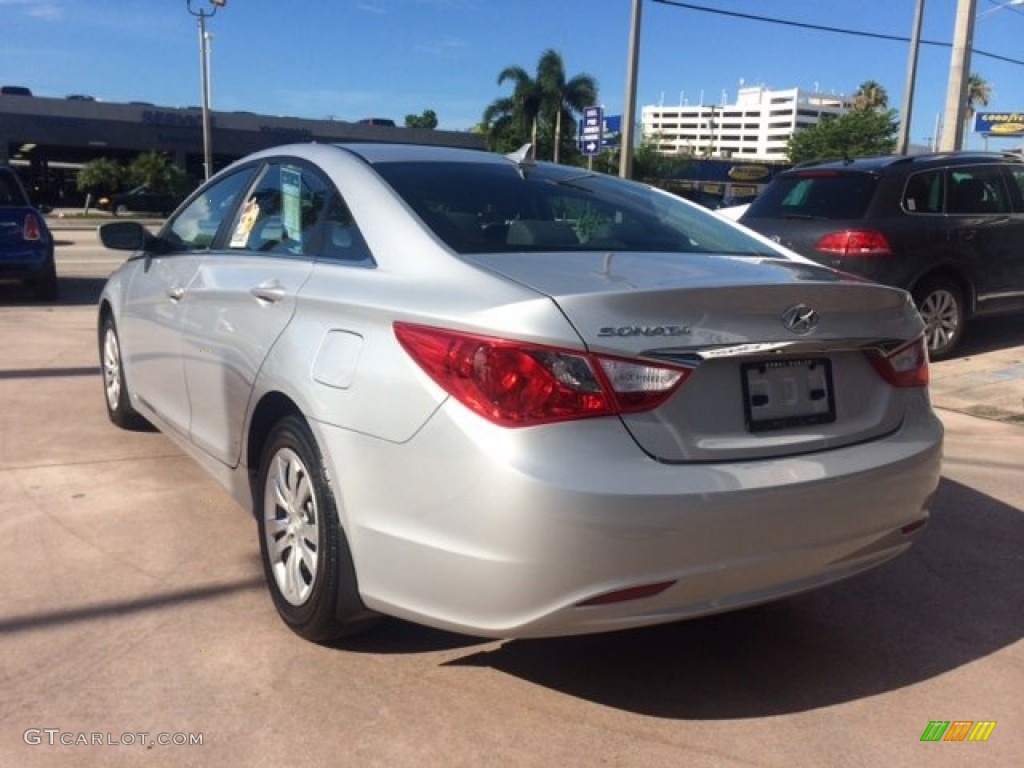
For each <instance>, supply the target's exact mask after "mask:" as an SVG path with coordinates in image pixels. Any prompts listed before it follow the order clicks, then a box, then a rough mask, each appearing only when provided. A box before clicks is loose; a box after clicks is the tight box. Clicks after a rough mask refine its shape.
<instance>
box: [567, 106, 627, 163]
mask: <svg viewBox="0 0 1024 768" xmlns="http://www.w3.org/2000/svg"><path fill="white" fill-rule="evenodd" d="M589 110H597V111H599V112H601V113H602V114H601V126H600V131H597V130H596V125H595V124H594V123H593V122H591V123H590V124H589V125H588V121H587V112H588V111H589ZM603 111H604V110H603V109H602V108H601V107H588V108H587V109H585V110H583V119H582V120H580V121H578V122H577V124H576V131H577V133H578V134H579V137H580V138H579V143H580V151H581V152H582V153H583V154H585V155H597V154H600V153H601V152H602V151H603V150H605V149H616V148H618V146H619V145H620V144H621V133H622V115H605V114H603ZM593 117H594V116H593V115H591V119H593ZM588 128H589V129H590V130H589V133H588ZM595 142H596V143H595Z"/></svg>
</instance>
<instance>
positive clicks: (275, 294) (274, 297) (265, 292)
mask: <svg viewBox="0 0 1024 768" xmlns="http://www.w3.org/2000/svg"><path fill="white" fill-rule="evenodd" d="M249 293H251V294H252V295H253V296H255V297H256V298H257V299H259V300H260V301H266V302H270V303H271V304H276V303H277V302H279V301H280V300H281V299H283V298H284V296H285V290H284V286H283V285H281V284H280V283H279V282H277V280H271V281H269V282H266V283H261V284H260V285H257V286H256V287H255V288H250V289H249Z"/></svg>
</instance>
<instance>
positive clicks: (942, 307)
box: [914, 278, 967, 360]
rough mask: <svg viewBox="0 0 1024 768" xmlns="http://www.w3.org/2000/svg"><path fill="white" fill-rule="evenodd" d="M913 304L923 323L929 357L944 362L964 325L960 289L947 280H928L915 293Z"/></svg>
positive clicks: (965, 313) (961, 334)
mask: <svg viewBox="0 0 1024 768" xmlns="http://www.w3.org/2000/svg"><path fill="white" fill-rule="evenodd" d="M914 303H915V304H916V305H917V311H918V312H919V313H920V314H921V318H922V319H923V320H924V322H925V332H924V333H925V340H926V342H927V344H928V356H929V357H930V358H931V359H932V360H943V359H945V358H947V357H949V356H950V355H952V354H953V351H954V350H955V349H956V347H957V345H958V344H959V343H960V339H961V338H962V337H963V334H964V324H965V323H966V321H967V312H966V310H965V307H964V293H963V291H962V290H961V289H960V286H958V285H957V284H956V283H954V282H953V281H952V280H948V279H946V278H931V279H929V280H926V281H925V282H923V283H921V285H920V286H918V287H917V288H916V289H915V290H914Z"/></svg>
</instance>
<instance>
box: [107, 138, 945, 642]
mask: <svg viewBox="0 0 1024 768" xmlns="http://www.w3.org/2000/svg"><path fill="white" fill-rule="evenodd" d="M100 235H101V238H102V240H103V242H104V243H105V244H106V245H107V246H108V247H111V248H119V249H125V250H131V251H133V253H132V255H131V256H130V257H129V259H128V260H127V261H126V263H125V264H124V266H123V267H122V268H120V269H119V270H118V271H117V272H115V273H114V274H113V275H112V276H111V278H110V280H109V282H108V283H107V285H106V287H105V289H104V291H103V294H102V297H101V299H100V303H99V317H98V321H99V351H100V357H101V362H102V367H103V375H104V391H105V395H106V404H107V408H108V411H109V415H110V418H111V420H112V421H113V422H114V423H115V424H117V425H119V426H122V427H128V428H130V427H133V426H136V425H138V424H141V423H144V422H149V423H151V424H153V425H155V426H157V427H158V428H159V429H160V430H161V431H162V432H164V433H165V434H166V435H167V436H168V437H170V438H172V439H173V440H174V441H176V442H177V443H178V444H179V445H180V446H181V447H182V448H183V449H184V450H185V451H187V452H188V453H189V454H190V455H191V456H193V457H194V458H195V459H196V460H197V461H198V462H199V463H200V464H201V465H202V466H203V467H205V468H206V469H207V470H208V471H209V472H210V473H211V474H212V475H213V476H214V477H215V478H216V479H217V480H218V481H220V482H221V483H222V484H223V485H224V486H225V487H226V488H228V489H229V490H230V491H231V493H232V494H233V495H234V497H235V498H236V499H237V500H238V501H239V502H240V503H241V504H242V505H243V506H245V507H249V508H251V509H252V510H253V513H254V515H255V518H256V521H257V524H258V529H259V542H260V547H261V552H262V558H263V564H264V568H265V571H266V575H267V582H268V585H269V589H270V592H271V594H272V596H273V599H274V602H275V605H276V607H277V609H278V612H279V613H280V615H281V617H282V618H283V619H284V621H285V622H286V623H287V624H288V625H289V626H290V627H292V628H293V629H294V630H295V631H296V632H297V633H299V634H300V635H302V636H304V637H306V638H309V639H311V640H314V641H318V642H326V641H329V640H332V639H334V638H337V637H339V636H342V635H345V634H348V633H351V632H354V631H356V630H359V629H362V628H363V627H365V626H367V625H368V624H370V623H372V622H373V620H374V619H375V618H377V617H379V616H380V615H390V616H397V617H401V618H404V619H408V620H411V621H415V622H420V623H423V624H428V625H432V626H435V627H440V628H445V629H449V630H455V631H460V632H467V633H472V634H475V635H481V636H490V637H539V636H553V635H565V634H574V633H585V632H599V631H606V630H613V629H622V628H627V627H637V626H642V625H649V624H655V623H660V622H669V621H675V620H679V619H683V618H687V617H692V616H698V615H703V614H710V613H715V612H719V611H726V610H731V609H736V608H740V607H743V606H748V605H753V604H757V603H761V602H764V601H768V600H774V599H778V598H782V597H785V596H788V595H792V594H795V593H798V592H801V591H804V590H808V589H812V588H816V587H820V586H823V585H826V584H829V583H831V582H835V581H837V580H839V579H843V578H846V577H848V576H852V575H854V574H857V573H860V572H862V571H864V570H866V569H869V568H872V567H875V566H877V565H879V564H881V563H883V562H885V561H887V560H889V559H890V558H892V557H894V556H896V555H898V554H900V553H901V552H903V551H905V550H906V549H907V548H908V547H909V546H910V542H911V540H912V538H913V536H914V535H915V534H916V533H917V532H918V531H919V530H920V529H921V528H922V527H923V526H924V524H925V523H926V521H927V519H928V511H927V508H928V504H929V501H930V499H931V497H932V494H933V492H934V490H935V488H936V485H937V483H938V479H939V472H940V454H941V443H942V429H941V426H940V423H939V422H938V420H937V419H936V418H935V416H934V414H933V413H932V410H931V407H930V405H929V399H928V390H927V384H928V358H927V353H926V350H925V347H924V344H923V341H922V335H921V334H922V330H923V325H922V322H921V320H920V318H919V316H918V314H917V312H916V311H915V310H914V307H913V304H912V303H911V302H910V300H909V298H908V296H907V295H906V294H905V293H904V292H902V291H900V290H896V289H892V288H886V287H882V286H877V285H872V284H868V283H865V282H862V281H859V280H856V279H854V278H850V277H849V276H845V275H841V274H839V273H836V272H832V271H830V270H828V269H826V268H824V267H820V266H817V265H814V264H812V263H810V262H807V261H805V260H802V259H800V258H799V257H797V256H795V255H793V254H791V253H789V252H786V251H782V250H779V249H778V248H777V247H776V246H774V245H773V244H772V243H770V242H769V241H767V240H765V239H763V238H761V237H760V236H758V235H755V234H752V233H750V232H749V231H747V230H745V229H744V228H742V227H739V226H737V225H735V224H733V223H731V222H728V221H724V220H722V219H720V218H718V217H716V216H714V215H713V214H711V213H708V212H706V211H703V210H702V209H700V208H698V207H696V206H694V205H692V204H690V203H687V202H685V201H683V200H680V199H678V198H675V197H673V196H671V195H668V194H666V193H663V192H660V191H658V190H655V189H652V188H649V187H647V186H644V185H640V184H635V183H632V182H626V181H622V180H619V179H616V178H612V177H608V176H604V175H601V174H596V173H591V172H587V171H585V170H582V169H579V168H571V167H565V166H556V165H549V164H544V163H537V162H534V161H533V160H532V159H531V157H530V153H529V152H528V151H521V152H519V153H517V154H515V155H513V156H502V155H496V154H489V153H484V152H477V151H472V150H456V149H447V148H438V147H421V146H401V145H372V144H358V145H348V146H343V145H338V146H331V145H315V144H313V145H294V146H287V147H278V148H275V149H274V150H269V151H266V152H262V153H259V154H256V155H253V156H251V157H248V158H246V159H244V160H242V161H239V162H238V163H236V164H234V165H232V166H231V167H229V168H227V169H225V170H224V171H222V172H221V173H220V174H218V175H217V176H215V177H214V178H213V179H212V180H211V181H210V182H209V183H208V184H206V185H205V186H203V187H202V188H201V189H200V190H199V191H197V192H196V193H195V194H194V195H193V196H192V197H191V198H190V199H189V200H187V201H186V202H185V203H184V204H183V205H182V206H181V207H180V208H179V209H178V211H176V212H175V214H174V215H172V216H171V217H170V218H169V219H168V221H167V222H166V224H165V225H164V226H163V228H162V229H161V230H160V231H159V232H158V233H155V234H153V233H151V232H149V231H147V230H145V229H144V228H143V227H142V226H140V225H139V224H137V223H133V222H116V223H110V224H106V225H104V226H103V227H102V228H101V230H100Z"/></svg>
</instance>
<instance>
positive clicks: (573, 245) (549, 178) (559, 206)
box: [375, 162, 771, 254]
mask: <svg viewBox="0 0 1024 768" xmlns="http://www.w3.org/2000/svg"><path fill="white" fill-rule="evenodd" d="M375 168H376V170H377V172H378V173H380V175H381V176H382V177H383V178H384V179H385V180H386V181H387V182H388V183H389V184H390V185H391V186H392V187H393V188H394V189H395V191H396V192H398V194H399V195H400V196H401V197H402V198H403V199H404V200H405V202H406V203H407V204H408V205H409V206H410V207H411V208H412V209H413V210H414V211H415V212H416V213H417V214H418V215H419V217H420V218H421V219H422V220H423V221H424V223H425V224H426V225H427V226H428V227H430V229H432V230H433V231H434V233H435V234H437V236H438V237H440V238H441V239H442V240H443V241H444V242H445V243H447V244H448V246H449V247H451V248H452V249H453V250H455V251H457V252H459V253H484V252H532V251H560V250H594V249H602V250H603V249H608V250H615V251H670V252H676V251H704V252H713V253H739V254H755V253H756V254H765V253H771V251H770V250H769V249H768V248H767V247H766V246H765V245H763V244H761V243H759V242H757V241H755V240H753V239H751V238H749V237H748V236H746V235H745V234H744V233H742V232H740V231H737V230H736V229H734V228H732V227H731V226H730V225H728V224H726V223H724V222H723V221H721V220H720V219H718V218H717V217H715V216H714V215H713V214H710V213H706V212H703V211H701V210H699V209H696V208H694V207H693V206H691V205H688V204H686V203H684V202H683V201H682V200H680V199H679V198H677V197H674V196H673V195H669V194H667V193H663V192H659V191H657V190H653V189H651V188H649V187H646V186H644V185H642V184H634V183H632V182H626V181H622V180H621V179H618V178H615V177H613V176H605V175H603V174H595V173H589V172H586V171H581V170H580V169H577V168H565V167H556V166H546V165H542V166H535V167H527V168H524V169H522V170H520V169H519V168H517V167H516V166H515V165H514V164H512V163H511V162H510V163H509V164H508V165H499V164H491V163H480V164H472V163H383V164H378V165H376V166H375Z"/></svg>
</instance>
